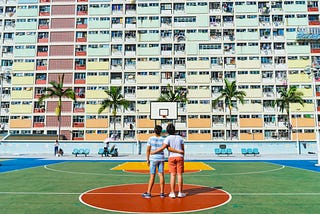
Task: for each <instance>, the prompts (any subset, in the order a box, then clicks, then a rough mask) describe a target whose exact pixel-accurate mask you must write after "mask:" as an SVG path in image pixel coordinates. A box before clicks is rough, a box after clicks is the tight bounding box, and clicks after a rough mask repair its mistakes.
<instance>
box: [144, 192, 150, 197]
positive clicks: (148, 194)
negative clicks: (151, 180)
mask: <svg viewBox="0 0 320 214" xmlns="http://www.w3.org/2000/svg"><path fill="white" fill-rule="evenodd" d="M142 197H143V198H151V194H150V193H147V192H145V193H143V194H142Z"/></svg>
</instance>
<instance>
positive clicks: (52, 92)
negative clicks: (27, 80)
mask: <svg viewBox="0 0 320 214" xmlns="http://www.w3.org/2000/svg"><path fill="white" fill-rule="evenodd" d="M63 82H64V74H62V76H60V75H59V76H58V82H56V81H51V82H49V84H50V85H51V87H47V88H45V89H44V94H42V95H41V96H40V97H39V100H38V101H39V103H40V104H41V103H42V102H43V101H44V100H45V99H48V98H54V97H57V98H58V103H57V106H56V109H55V112H56V115H57V117H58V127H59V130H58V140H60V132H61V110H62V98H63V97H65V98H69V99H72V100H76V93H75V92H74V90H73V89H72V88H66V89H65V88H64V87H63Z"/></svg>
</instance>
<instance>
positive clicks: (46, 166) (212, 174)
mask: <svg viewBox="0 0 320 214" xmlns="http://www.w3.org/2000/svg"><path fill="white" fill-rule="evenodd" d="M43 167H44V168H45V169H47V170H50V171H54V172H63V173H69V174H79V175H103V176H126V177H135V176H139V175H140V176H141V175H144V176H145V174H141V173H134V174H129V173H128V172H127V174H110V173H108V174H103V173H92V172H70V171H65V170H58V169H52V168H49V167H48V165H44V166H43ZM285 167H286V166H284V165H282V166H281V167H279V168H276V169H270V170H262V171H254V172H236V173H222V174H214V173H211V174H210V175H199V174H197V173H196V172H195V173H186V174H185V176H188V177H189V176H197V177H199V176H201V177H205V176H224V175H250V174H262V173H268V172H275V171H278V170H282V169H284V168H285ZM213 172H215V171H213ZM132 173H133V172H132Z"/></svg>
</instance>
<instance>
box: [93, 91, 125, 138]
mask: <svg viewBox="0 0 320 214" xmlns="http://www.w3.org/2000/svg"><path fill="white" fill-rule="evenodd" d="M104 92H105V93H106V94H107V95H108V97H107V98H106V99H104V100H103V101H102V103H101V107H100V108H99V109H98V114H101V113H102V112H103V111H104V110H105V109H106V108H108V107H110V108H111V109H112V116H113V118H114V122H113V134H116V116H117V110H118V109H119V108H121V107H123V108H124V109H127V108H128V107H129V101H128V100H126V99H124V97H123V96H122V94H121V88H120V87H115V86H111V87H110V89H109V90H105V91H104Z"/></svg>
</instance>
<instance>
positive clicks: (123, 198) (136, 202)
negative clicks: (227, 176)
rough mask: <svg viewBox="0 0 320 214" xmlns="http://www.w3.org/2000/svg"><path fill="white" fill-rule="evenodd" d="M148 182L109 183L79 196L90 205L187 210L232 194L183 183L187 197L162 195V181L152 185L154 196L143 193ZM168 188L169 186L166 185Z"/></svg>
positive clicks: (210, 204) (221, 200)
mask: <svg viewBox="0 0 320 214" xmlns="http://www.w3.org/2000/svg"><path fill="white" fill-rule="evenodd" d="M146 187H147V184H124V185H118V186H108V187H102V188H97V189H93V190H90V191H88V192H85V193H83V194H82V195H81V196H80V197H79V199H80V201H81V202H82V203H83V204H86V205H88V206H90V207H93V208H96V209H101V210H108V211H117V212H128V213H182V212H183V213H185V212H195V211H200V210H207V209H213V208H214V207H218V206H222V205H223V204H226V203H228V202H229V201H230V200H231V195H230V194H229V193H227V192H225V191H224V190H221V189H216V188H211V187H206V186H199V185H191V184H185V185H184V192H186V193H187V196H186V197H184V198H175V199H172V198H169V197H165V198H160V196H159V192H160V189H159V185H155V186H154V188H153V189H152V192H153V193H154V194H153V195H152V198H150V199H146V198H142V197H141V193H143V192H144V191H145V190H146ZM165 188H166V189H170V187H169V185H166V187H165Z"/></svg>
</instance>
